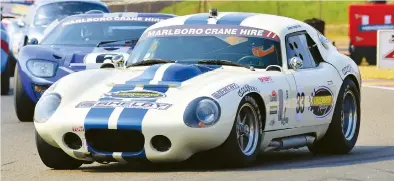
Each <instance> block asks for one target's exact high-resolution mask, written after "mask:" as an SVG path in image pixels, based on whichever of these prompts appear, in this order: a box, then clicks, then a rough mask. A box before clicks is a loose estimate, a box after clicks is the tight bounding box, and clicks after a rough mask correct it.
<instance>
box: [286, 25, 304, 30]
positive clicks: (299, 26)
mask: <svg viewBox="0 0 394 181" xmlns="http://www.w3.org/2000/svg"><path fill="white" fill-rule="evenodd" d="M297 28H301V25H293V26H289V27H287V29H288V30H292V29H297Z"/></svg>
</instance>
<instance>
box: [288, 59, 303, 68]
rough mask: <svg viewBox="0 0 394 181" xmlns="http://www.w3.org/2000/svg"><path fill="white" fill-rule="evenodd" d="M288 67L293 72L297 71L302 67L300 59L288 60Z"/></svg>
mask: <svg viewBox="0 0 394 181" xmlns="http://www.w3.org/2000/svg"><path fill="white" fill-rule="evenodd" d="M290 67H291V68H292V69H294V70H298V69H300V68H301V67H302V60H301V59H300V57H293V58H291V59H290Z"/></svg>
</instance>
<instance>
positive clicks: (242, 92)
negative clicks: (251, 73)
mask: <svg viewBox="0 0 394 181" xmlns="http://www.w3.org/2000/svg"><path fill="white" fill-rule="evenodd" d="M248 92H260V91H259V90H258V89H257V88H256V87H253V86H250V85H248V84H246V85H244V86H243V87H242V88H240V89H239V90H238V95H239V96H240V97H243V96H244V95H245V94H246V93H248Z"/></svg>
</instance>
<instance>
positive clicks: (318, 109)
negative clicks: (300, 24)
mask: <svg viewBox="0 0 394 181" xmlns="http://www.w3.org/2000/svg"><path fill="white" fill-rule="evenodd" d="M285 42H286V55H287V56H286V58H287V62H288V67H289V69H288V71H289V72H291V74H292V75H293V77H294V80H295V86H296V89H295V92H294V94H293V95H294V97H295V101H294V102H293V103H294V105H293V106H292V107H291V110H290V111H292V112H290V113H289V114H290V116H291V117H292V118H293V119H294V120H295V126H296V127H302V126H311V125H318V124H324V123H327V122H329V121H330V120H331V116H330V115H332V112H333V107H334V102H335V101H334V97H335V96H334V95H336V94H335V92H334V91H335V90H336V88H335V86H336V83H335V82H334V81H337V80H332V77H331V76H330V75H332V74H333V73H337V71H336V69H335V68H334V67H332V66H331V65H330V64H328V63H325V62H324V61H323V58H322V57H321V55H320V52H319V50H318V48H317V44H316V43H315V42H314V41H313V39H312V38H311V37H310V36H309V35H308V33H307V32H306V31H301V32H296V33H291V34H289V35H287V36H286V40H285ZM316 51H317V52H316ZM293 57H297V58H299V60H300V61H301V62H302V65H301V66H299V67H297V66H294V65H292V63H291V59H292V58H293Z"/></svg>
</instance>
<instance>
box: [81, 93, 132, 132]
mask: <svg viewBox="0 0 394 181" xmlns="http://www.w3.org/2000/svg"><path fill="white" fill-rule="evenodd" d="M134 87H135V86H123V85H114V86H113V87H112V89H111V91H110V92H116V91H121V90H133V89H134ZM103 100H113V98H105V97H104V98H100V99H99V101H103ZM113 110H114V108H91V109H90V110H89V112H88V114H87V115H86V117H85V122H84V127H85V130H88V129H92V128H95V129H108V119H109V117H110V116H111V114H112V112H113Z"/></svg>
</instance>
